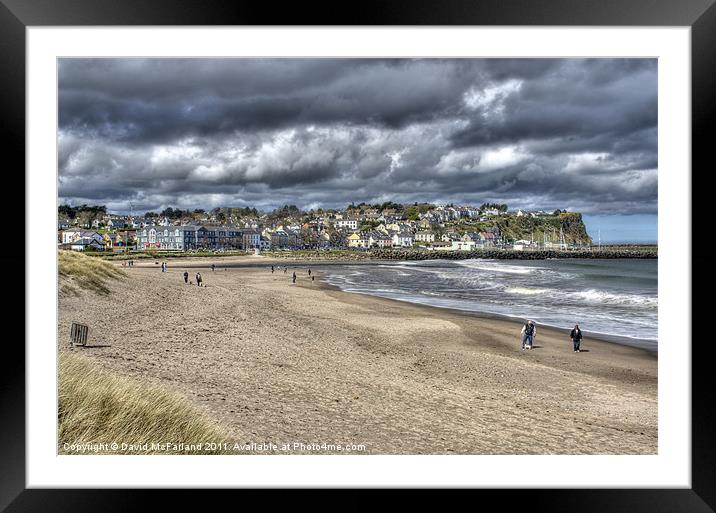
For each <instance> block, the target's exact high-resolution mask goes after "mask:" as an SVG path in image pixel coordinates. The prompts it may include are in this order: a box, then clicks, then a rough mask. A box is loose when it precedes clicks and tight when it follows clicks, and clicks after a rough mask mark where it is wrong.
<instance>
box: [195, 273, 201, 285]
mask: <svg viewBox="0 0 716 513" xmlns="http://www.w3.org/2000/svg"><path fill="white" fill-rule="evenodd" d="M196 284H197V285H199V286H200V287H201V274H200V273H196Z"/></svg>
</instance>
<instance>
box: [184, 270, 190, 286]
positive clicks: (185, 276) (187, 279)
mask: <svg viewBox="0 0 716 513" xmlns="http://www.w3.org/2000/svg"><path fill="white" fill-rule="evenodd" d="M184 283H189V271H184Z"/></svg>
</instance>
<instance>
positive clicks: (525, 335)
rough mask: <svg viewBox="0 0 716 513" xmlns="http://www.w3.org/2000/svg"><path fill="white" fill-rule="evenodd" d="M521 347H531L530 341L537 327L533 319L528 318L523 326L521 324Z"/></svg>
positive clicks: (532, 339)
mask: <svg viewBox="0 0 716 513" xmlns="http://www.w3.org/2000/svg"><path fill="white" fill-rule="evenodd" d="M520 333H521V334H522V349H532V342H533V341H534V337H535V335H536V334H537V327H536V326H535V322H534V321H530V320H528V321H527V322H526V323H525V325H524V326H522V331H521V332H520Z"/></svg>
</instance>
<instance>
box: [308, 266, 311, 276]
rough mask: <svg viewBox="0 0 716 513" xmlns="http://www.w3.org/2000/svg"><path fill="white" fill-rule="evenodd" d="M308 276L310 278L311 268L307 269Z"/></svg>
mask: <svg viewBox="0 0 716 513" xmlns="http://www.w3.org/2000/svg"><path fill="white" fill-rule="evenodd" d="M308 275H309V276H311V268H310V267H309V268H308Z"/></svg>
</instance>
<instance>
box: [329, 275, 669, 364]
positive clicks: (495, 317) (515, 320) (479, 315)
mask: <svg viewBox="0 0 716 513" xmlns="http://www.w3.org/2000/svg"><path fill="white" fill-rule="evenodd" d="M319 273H320V271H319ZM319 276H320V274H317V280H318V286H319V287H320V288H322V289H323V290H326V291H329V292H332V293H335V294H336V296H338V295H340V296H343V295H347V296H348V297H343V298H342V299H341V300H342V301H345V302H350V301H351V299H350V296H353V295H357V296H365V297H367V298H371V299H377V300H380V301H386V302H390V303H393V302H394V303H397V304H400V305H410V306H411V307H414V308H416V309H418V310H424V311H425V313H426V314H429V315H433V316H440V315H443V312H444V314H445V315H453V316H458V317H465V318H466V319H473V318H474V319H483V320H485V321H497V322H504V323H506V324H509V325H512V326H513V327H514V329H515V330H516V333H519V331H520V330H521V329H522V324H523V320H522V319H521V318H519V317H516V316H514V317H513V316H509V315H502V314H496V313H491V312H478V311H473V310H460V309H458V308H450V307H442V306H435V305H429V304H424V303H416V302H413V301H409V300H401V299H395V298H390V297H383V296H376V295H373V294H370V293H367V292H349V291H345V290H343V289H341V288H340V287H338V286H336V285H333V284H331V283H328V282H326V281H325V280H323V279H320V278H319ZM537 328H538V334H541V333H544V332H546V333H548V334H550V336H552V337H554V338H565V339H568V338H569V332H570V329H569V328H560V327H558V326H552V325H549V324H538V325H537ZM582 333H583V336H584V340H589V341H590V344H593V343H595V342H596V343H597V344H598V345H601V344H607V347H609V346H617V347H620V348H626V349H629V350H632V351H635V352H637V353H643V354H644V355H645V356H648V357H653V358H654V359H658V351H651V350H649V349H648V348H646V347H641V346H637V345H630V344H621V343H619V342H615V341H614V339H610V335H609V334H604V333H598V334H594V333H592V332H589V333H588V332H586V331H583V332H582ZM614 338H617V337H616V336H614ZM516 339H517V335H516Z"/></svg>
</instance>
